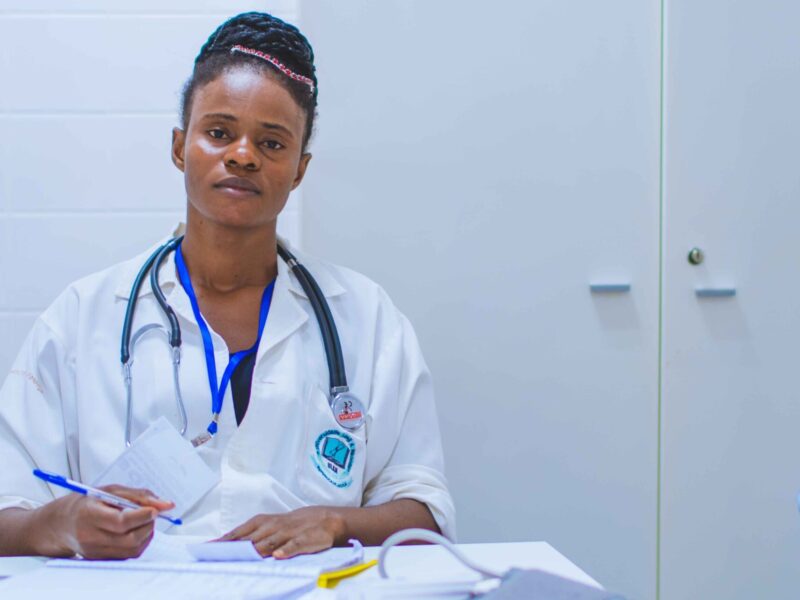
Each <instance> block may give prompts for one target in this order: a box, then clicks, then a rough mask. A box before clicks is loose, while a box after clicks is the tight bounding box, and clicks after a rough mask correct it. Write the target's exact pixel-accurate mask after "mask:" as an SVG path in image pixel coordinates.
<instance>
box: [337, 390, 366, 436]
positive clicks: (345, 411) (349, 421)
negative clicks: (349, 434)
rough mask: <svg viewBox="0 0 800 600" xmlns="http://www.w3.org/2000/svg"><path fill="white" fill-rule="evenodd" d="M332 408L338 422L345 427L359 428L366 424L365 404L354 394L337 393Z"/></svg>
mask: <svg viewBox="0 0 800 600" xmlns="http://www.w3.org/2000/svg"><path fill="white" fill-rule="evenodd" d="M331 409H332V410H333V416H334V418H335V419H336V422H337V423H339V425H341V426H342V427H344V428H345V429H358V428H359V427H361V426H362V425H363V424H364V416H365V414H364V405H363V404H361V400H359V399H358V398H356V397H355V396H353V394H350V393H348V392H344V393H341V394H336V396H335V397H334V399H333V404H332V405H331Z"/></svg>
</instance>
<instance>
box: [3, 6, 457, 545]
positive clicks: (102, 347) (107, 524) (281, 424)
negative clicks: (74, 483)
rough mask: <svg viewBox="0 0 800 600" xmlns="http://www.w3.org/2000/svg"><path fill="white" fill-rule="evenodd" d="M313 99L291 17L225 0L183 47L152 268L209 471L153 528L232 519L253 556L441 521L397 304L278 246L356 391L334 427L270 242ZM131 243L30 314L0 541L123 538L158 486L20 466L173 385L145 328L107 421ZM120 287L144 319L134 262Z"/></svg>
mask: <svg viewBox="0 0 800 600" xmlns="http://www.w3.org/2000/svg"><path fill="white" fill-rule="evenodd" d="M316 99H317V81H316V77H315V71H314V64H313V52H312V50H311V47H310V46H309V44H308V42H307V40H306V39H305V37H303V35H302V34H301V33H300V32H299V31H298V30H297V29H296V28H295V27H293V26H291V25H288V24H286V23H284V22H283V21H281V20H279V19H276V18H274V17H272V16H270V15H266V14H261V13H246V14H242V15H239V16H236V17H234V18H232V19H230V20H229V21H227V22H226V23H224V24H223V25H222V26H220V27H219V28H218V29H217V30H216V31H215V32H214V33H213V34H212V35H211V37H210V38H209V40H208V41H207V42H206V44H205V45H204V46H203V48H202V49H201V51H200V54H199V55H198V57H197V59H196V61H195V67H194V71H193V74H192V76H191V78H190V80H189V81H188V82H187V84H186V86H185V88H184V93H183V101H182V117H181V118H182V128H176V129H174V130H173V143H172V160H173V162H174V163H175V165H176V167H177V168H178V169H180V170H181V171H182V172H183V173H184V178H185V185H186V193H187V198H188V202H187V221H186V230H185V237H184V238H183V240H182V242H181V243H180V244H179V245H178V246H177V249H176V251H175V252H174V253H172V254H170V255H168V257H167V259H166V260H165V261H164V263H163V266H162V268H161V269H160V271H159V282H160V285H161V287H162V289H163V290H164V293H165V295H166V299H167V301H168V302H169V304H170V305H171V307H172V308H173V310H174V311H175V313H176V315H177V319H178V322H179V324H180V326H181V329H182V332H183V346H182V348H183V355H182V359H181V364H180V373H181V387H182V390H183V393H182V396H183V398H184V400H185V405H186V413H187V419H188V431H187V435H188V436H190V437H191V436H194V434H196V433H198V432H202V431H204V430H206V426H207V425H208V428H207V431H208V435H205V436H204V438H206V441H205V443H201V444H200V445H199V446H198V447H197V450H196V451H197V452H198V454H199V455H200V456H201V457H202V459H203V460H204V461H205V463H206V464H207V465H208V466H209V467H210V468H211V469H212V471H214V472H215V473H216V474H217V476H218V477H219V483H218V484H217V485H216V486H215V487H214V488H213V489H212V490H211V491H210V492H209V493H208V494H206V495H205V496H204V497H203V498H202V499H201V500H200V501H199V502H198V503H197V504H196V505H195V506H193V507H192V508H191V509H189V511H188V512H187V513H186V514H184V515H183V519H184V525H182V526H181V527H180V528H177V529H180V531H175V533H185V534H198V535H205V536H208V537H209V538H215V537H219V536H222V538H223V539H226V540H252V541H253V543H254V544H255V546H256V548H257V549H258V551H259V552H260V553H261V554H262V555H265V556H266V555H270V554H272V555H274V556H276V557H288V556H292V555H295V554H298V553H305V552H314V551H318V550H321V549H324V548H328V547H330V546H332V545H337V544H343V543H346V541H347V539H348V538H352V537H355V538H358V539H360V540H361V541H362V542H364V543H367V544H377V543H380V542H381V541H382V540H383V539H385V538H386V537H387V536H388V535H390V534H391V533H392V532H394V531H396V530H398V529H403V528H406V527H424V528H428V529H432V530H440V531H442V532H444V533H445V534H447V535H450V536H452V535H453V505H452V501H451V499H450V496H449V493H448V491H447V488H446V483H445V479H444V475H443V461H442V451H441V444H440V439H439V431H438V425H437V421H436V413H435V408H434V405H433V396H432V389H431V382H430V377H429V374H428V371H427V368H426V366H425V363H424V361H423V359H422V356H421V354H420V351H419V348H418V345H417V341H416V338H415V336H414V333H413V331H412V329H411V327H410V325H409V323H408V322H407V321H406V319H405V318H404V317H403V316H402V315H401V314H400V313H399V312H398V311H397V309H396V308H395V307H394V306H393V305H392V303H391V302H390V300H389V299H388V298H387V297H386V295H385V293H384V292H383V291H382V290H381V289H380V288H379V287H378V286H377V285H375V284H374V283H372V282H370V281H369V280H367V279H366V278H364V277H363V276H361V275H358V274H356V273H353V272H352V271H349V270H347V269H343V268H340V267H335V266H332V265H329V264H326V263H322V262H319V261H315V260H313V259H311V258H307V257H302V256H301V257H300V259H301V261H302V262H303V263H304V264H305V265H306V267H307V268H308V270H309V271H310V272H311V273H312V274H313V276H314V278H315V279H316V281H317V283H318V285H319V287H320V288H321V292H322V294H323V295H324V296H325V299H326V300H327V302H328V304H329V306H330V310H331V313H332V316H333V318H334V321H335V324H336V326H337V328H338V332H339V336H340V337H341V342H342V347H343V352H344V364H345V366H346V371H347V373H346V374H347V379H348V383H349V386H350V389H351V391H352V392H353V393H354V394H355V396H357V397H358V398H361V400H362V401H363V403H364V409H365V415H364V421H365V422H364V424H363V425H362V426H360V427H358V428H356V429H352V430H351V429H346V428H344V427H342V425H341V423H342V422H343V421H341V420H339V421H338V422H337V416H336V415H335V414H333V413H332V411H331V407H330V406H329V392H328V390H329V386H328V376H329V372H328V366H327V362H326V356H325V352H324V351H323V345H322V342H321V339H320V326H319V325H318V324H317V318H316V315H315V312H314V310H313V307H312V305H311V301H310V299H309V294H307V293H305V291H304V289H303V287H302V286H301V285H300V284H299V282H298V280H297V279H296V277H295V276H294V275H292V274H291V272H290V270H289V268H288V267H287V265H286V263H285V262H284V261H283V260H281V259H279V257H278V251H277V244H278V240H277V236H276V223H277V218H278V215H279V213H280V212H281V210H282V209H283V207H284V205H285V203H286V201H287V198H288V195H289V193H290V192H291V190H293V189H294V188H296V187H297V186H298V185H299V184H300V182H301V181H302V179H303V176H304V174H305V172H306V169H307V168H308V165H309V161H310V159H311V155H310V154H309V153H308V152H307V145H308V141H309V138H310V136H311V132H312V129H313V122H314V116H315V110H316ZM148 255H149V254H145V255H143V256H140V257H137V258H135V259H133V260H132V261H129V262H127V263H123V264H121V265H118V266H115V267H112V268H111V269H108V270H106V271H103V272H101V273H98V274H95V275H92V276H90V277H87V278H85V279H83V280H81V281H78V282H76V283H74V284H73V285H71V286H70V287H69V288H68V289H67V290H66V291H65V292H64V293H63V294H62V295H61V296H60V297H59V298H58V299H57V300H56V301H55V302H54V303H53V305H51V306H50V307H49V308H48V309H47V310H46V311H45V312H44V313H43V314H42V316H41V317H40V318H39V319H38V320H37V322H36V323H35V325H34V328H33V330H32V332H31V333H30V335H29V336H28V339H27V340H26V342H25V345H24V346H23V349H22V351H21V352H20V355H19V356H18V358H17V361H16V363H15V365H14V367H13V369H12V372H11V374H10V375H9V377H8V378H7V380H6V382H5V384H4V385H3V388H2V390H0V456H2V457H3V459H4V461H5V464H4V468H3V469H2V470H1V471H0V554H6V555H8V554H41V555H47V556H73V555H76V554H78V555H82V556H84V557H88V558H127V557H132V556H138V555H139V554H140V553H141V552H142V551H143V550H144V548H145V547H146V546H147V544H148V543H149V541H150V539H151V537H152V535H153V523H154V518H155V516H156V514H158V512H159V511H165V510H169V509H170V508H171V507H172V504H170V503H169V502H167V501H165V500H162V499H157V498H155V497H154V496H153V495H152V494H151V493H149V492H147V491H146V490H139V489H132V488H125V487H122V486H109V487H108V488H107V489H110V490H111V491H113V492H114V493H116V494H117V495H120V496H123V497H126V498H128V499H130V500H133V501H135V502H137V503H138V504H140V505H141V506H142V508H140V509H136V510H126V511H120V510H118V509H116V508H114V507H111V506H109V505H106V504H103V503H102V502H100V501H98V500H96V499H92V498H88V497H86V496H81V495H78V494H68V493H64V491H63V490H59V489H58V488H55V487H50V486H48V485H46V484H45V483H44V482H42V481H39V480H37V479H35V478H33V477H32V476H31V470H32V469H35V468H40V469H43V470H48V471H53V472H56V473H60V474H63V475H66V476H68V477H70V478H72V479H77V480H81V481H83V482H86V483H91V482H92V481H94V480H96V479H97V478H98V477H99V476H100V474H101V473H102V472H103V471H104V470H105V469H106V468H107V467H108V465H109V464H110V463H111V462H113V460H114V458H115V457H116V456H118V455H119V454H121V453H122V452H123V451H124V450H125V440H126V438H127V437H129V436H130V435H133V436H134V437H135V435H137V434H138V433H141V432H142V431H143V430H144V429H146V428H147V426H148V425H149V424H150V423H152V422H153V421H154V420H155V419H157V418H158V417H159V416H160V415H164V414H165V413H169V407H172V406H174V402H175V392H174V388H173V381H172V371H171V365H170V364H169V363H168V362H167V358H166V355H167V350H166V348H165V346H164V344H163V340H161V339H156V338H154V337H152V336H151V337H152V339H151V338H142V340H141V341H140V342H139V343H138V345H137V347H136V349H135V352H134V354H135V357H136V366H135V367H133V370H134V371H135V373H136V376H137V384H136V386H134V394H133V395H134V397H135V405H134V407H133V413H132V419H131V432H132V433H131V432H126V426H127V423H128V420H127V419H126V416H127V413H126V392H125V386H124V385H123V380H122V377H121V374H120V367H119V363H118V362H117V356H118V355H117V349H118V344H119V331H120V328H121V325H122V322H123V318H124V314H125V310H126V307H127V304H128V300H129V298H128V297H129V295H130V290H131V285H132V282H133V281H134V279H135V277H136V274H137V272H138V270H139V268H140V267H141V265H142V263H143V262H144V261H145V259H146V257H147V256H148ZM136 297H137V298H138V303H137V307H136V312H135V315H134V325H133V327H134V328H136V327H139V326H141V325H143V324H147V323H153V322H156V323H164V324H166V319H165V317H164V313H163V312H162V311H161V309H160V308H159V306H158V303H157V301H156V298H155V297H154V291H153V290H152V289H151V288H150V286H149V285H148V284H147V283H145V284H144V285H143V287H142V288H141V290H140V291H139V293H138V295H137V296H136ZM165 363H167V364H165ZM225 371H227V373H225ZM227 376H230V384H229V385H226V383H227V381H228V379H227ZM218 378H220V380H219V381H218ZM137 386H138V387H137ZM215 387H216V388H217V394H216V395H215V394H214V389H215ZM210 399H211V400H212V402H210V401H209V400H210ZM214 400H216V402H217V405H216V406H215V405H214V404H213V401H214ZM219 403H221V406H220V405H219ZM210 404H211V405H212V411H211V413H210V411H209V405H210ZM339 416H341V415H339ZM210 420H211V425H209V421H210ZM330 440H333V442H330ZM321 441H322V443H323V446H324V445H325V444H328V443H331V444H333V443H334V442H335V443H337V444H340V445H339V446H336V447H335V449H336V448H338V449H340V450H341V451H342V452H343V453H344V454H343V455H342V456H340V457H339V461H338V462H337V461H336V460H334V458H331V456H327V457H326V458H329V459H330V460H332V461H333V462H335V463H336V464H339V465H340V468H337V467H336V466H335V465H333V463H331V462H330V460H329V461H328V462H327V463H326V462H325V461H324V460H322V456H321V454H320V452H321V449H320V443H321ZM325 448H329V446H325V447H324V448H323V449H322V451H323V452H327V451H328V450H326V449H325ZM345 456H346V460H343V458H344V457H345Z"/></svg>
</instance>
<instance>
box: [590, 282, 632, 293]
mask: <svg viewBox="0 0 800 600" xmlns="http://www.w3.org/2000/svg"><path fill="white" fill-rule="evenodd" d="M589 290H590V291H591V292H592V293H593V294H624V293H625V292H630V291H631V284H630V283H590V284H589Z"/></svg>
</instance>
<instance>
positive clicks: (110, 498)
mask: <svg viewBox="0 0 800 600" xmlns="http://www.w3.org/2000/svg"><path fill="white" fill-rule="evenodd" d="M33 474H34V475H36V477H38V478H39V479H43V480H45V481H46V482H47V483H52V484H53V485H57V486H60V487H63V488H66V489H68V490H71V491H73V492H77V493H79V494H84V495H85V496H91V497H92V498H97V499H98V500H102V501H103V502H105V503H106V504H111V505H112V506H118V507H120V508H142V507H141V505H139V504H136V503H135V502H131V501H130V500H126V499H125V498H120V497H119V496H115V495H114V494H109V493H108V492H104V491H103V490H98V489H97V488H93V487H89V486H88V485H84V484H82V483H79V482H77V481H73V480H72V479H67V478H66V477H64V476H62V475H56V474H55V473H48V472H47V471H42V470H40V469H34V470H33ZM156 516H157V517H158V518H159V519H166V520H167V521H169V522H170V523H172V524H173V525H182V524H183V521H181V520H180V519H174V518H172V517H169V516H167V515H162V514H159V515H156Z"/></svg>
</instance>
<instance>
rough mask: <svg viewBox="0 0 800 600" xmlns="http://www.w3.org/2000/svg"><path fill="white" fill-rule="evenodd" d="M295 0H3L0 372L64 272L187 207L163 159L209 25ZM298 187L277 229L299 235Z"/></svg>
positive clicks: (288, 8) (87, 265)
mask: <svg viewBox="0 0 800 600" xmlns="http://www.w3.org/2000/svg"><path fill="white" fill-rule="evenodd" d="M298 4H299V2H298V0H277V1H273V2H255V1H253V0H238V1H230V0H209V1H205V2H197V1H195V2H189V1H188V0H158V1H156V0H137V2H132V1H130V0H121V1H113V0H80V1H79V0H26V1H23V0H13V1H12V0H0V40H2V46H3V51H2V53H0V81H2V82H3V84H2V93H0V128H2V131H3V132H4V134H5V135H4V140H5V141H4V143H3V144H1V145H0V282H2V286H0V380H2V379H3V375H4V373H5V372H6V371H7V370H8V367H9V365H10V364H11V361H12V360H13V358H14V357H15V356H16V354H17V351H18V349H19V345H20V343H21V342H22V340H23V339H24V337H25V335H26V334H27V331H28V330H29V329H30V325H31V323H32V322H33V319H34V318H35V316H36V315H37V314H38V313H39V312H40V311H41V310H42V309H43V308H44V307H46V306H47V305H48V304H49V303H50V302H52V300H53V299H54V298H55V297H56V296H57V295H58V294H59V293H60V292H61V291H62V290H63V289H64V287H65V286H66V285H68V284H69V283H70V282H71V281H73V280H75V279H77V278H79V277H83V276H85V275H87V274H89V273H92V272H94V271H97V270H99V269H102V268H105V267H107V266H110V265H112V264H114V263H116V262H119V261H121V260H124V259H127V258H129V257H131V256H134V255H136V254H139V253H141V252H142V251H143V250H144V249H145V248H146V247H147V246H148V245H150V244H152V243H154V242H155V241H156V240H158V239H160V238H162V237H164V236H166V235H168V234H169V233H170V232H171V231H172V229H173V227H174V225H175V224H176V223H177V222H178V221H179V220H182V219H183V218H184V212H185V193H184V188H183V179H182V176H181V174H180V172H178V171H177V170H176V169H175V168H174V166H173V165H172V164H171V161H170V149H169V144H170V129H171V128H172V127H173V125H175V123H176V122H177V117H176V112H177V107H178V102H179V93H180V90H181V87H182V85H183V82H184V81H185V79H186V78H187V77H188V76H189V74H190V71H191V67H192V61H193V60H194V56H195V55H196V53H197V51H198V50H199V49H200V46H201V45H202V44H203V42H204V41H205V40H206V39H207V37H208V35H209V34H210V33H211V32H212V31H213V30H214V29H215V28H216V27H217V26H218V25H219V24H220V23H221V22H222V21H223V20H224V19H225V18H226V17H228V16H230V15H233V14H236V13H238V12H242V11H246V10H266V11H268V12H271V13H272V14H275V15H276V16H278V17H281V18H284V19H286V20H288V21H290V22H296V21H297V14H298ZM301 200H302V199H301V194H300V192H299V191H298V192H296V193H295V194H293V195H292V197H291V198H290V200H289V204H288V205H287V208H286V210H285V211H284V213H283V214H282V215H281V219H280V221H279V226H278V230H279V233H280V234H281V235H283V236H285V237H288V238H289V239H291V240H292V241H293V242H294V243H295V244H299V242H300V235H301V233H302V231H301V230H302V228H301V223H300V216H301Z"/></svg>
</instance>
